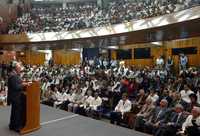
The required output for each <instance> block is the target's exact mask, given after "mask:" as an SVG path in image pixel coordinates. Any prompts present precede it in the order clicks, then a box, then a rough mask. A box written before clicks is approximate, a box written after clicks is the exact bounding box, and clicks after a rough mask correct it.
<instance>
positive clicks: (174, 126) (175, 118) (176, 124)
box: [155, 104, 186, 136]
mask: <svg viewBox="0 0 200 136" xmlns="http://www.w3.org/2000/svg"><path fill="white" fill-rule="evenodd" d="M183 111H184V108H183V106H182V105H181V104H177V105H176V106H175V109H174V112H173V111H172V113H171V114H170V115H169V116H167V117H166V118H165V119H164V121H163V122H162V123H160V125H159V127H158V129H157V131H156V133H155V136H176V133H177V132H178V130H180V129H181V127H182V124H183V123H184V121H185V119H186V116H185V115H184V113H183Z"/></svg>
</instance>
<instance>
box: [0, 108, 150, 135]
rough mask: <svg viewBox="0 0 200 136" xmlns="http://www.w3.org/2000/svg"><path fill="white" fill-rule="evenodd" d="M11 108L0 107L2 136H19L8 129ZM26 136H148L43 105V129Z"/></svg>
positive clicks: (0, 133) (0, 132)
mask: <svg viewBox="0 0 200 136" xmlns="http://www.w3.org/2000/svg"><path fill="white" fill-rule="evenodd" d="M9 117H10V107H0V136H18V134H17V133H15V132H12V131H10V130H9V129H8V122H9ZM25 136H148V135H146V134H143V133H140V132H137V131H134V130H132V129H127V128H123V127H120V126H116V125H112V124H109V123H107V122H103V121H99V120H94V119H91V118H87V117H84V116H80V115H76V114H73V113H69V112H66V111H62V110H58V109H55V108H51V107H48V106H44V105H41V129H40V130H38V131H36V132H33V133H30V134H26V135H25Z"/></svg>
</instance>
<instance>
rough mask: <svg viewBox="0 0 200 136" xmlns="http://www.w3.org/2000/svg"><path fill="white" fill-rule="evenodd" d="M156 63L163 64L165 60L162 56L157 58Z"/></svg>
mask: <svg viewBox="0 0 200 136" xmlns="http://www.w3.org/2000/svg"><path fill="white" fill-rule="evenodd" d="M156 64H157V65H163V64H164V60H163V59H162V58H157V59H156Z"/></svg>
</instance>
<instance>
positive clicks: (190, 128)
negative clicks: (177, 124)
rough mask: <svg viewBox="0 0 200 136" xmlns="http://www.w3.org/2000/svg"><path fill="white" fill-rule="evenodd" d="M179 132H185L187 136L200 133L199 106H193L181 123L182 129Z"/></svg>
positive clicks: (195, 135) (196, 135)
mask: <svg viewBox="0 0 200 136" xmlns="http://www.w3.org/2000/svg"><path fill="white" fill-rule="evenodd" d="M178 133H179V134H184V133H185V134H187V136H199V135H200V107H194V108H193V109H192V114H191V115H189V116H188V117H187V119H186V120H185V122H184V123H183V125H182V131H180V132H178Z"/></svg>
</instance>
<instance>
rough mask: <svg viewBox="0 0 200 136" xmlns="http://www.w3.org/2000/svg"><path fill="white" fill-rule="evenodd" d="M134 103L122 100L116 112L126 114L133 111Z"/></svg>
mask: <svg viewBox="0 0 200 136" xmlns="http://www.w3.org/2000/svg"><path fill="white" fill-rule="evenodd" d="M131 107H132V103H131V101H130V100H128V99H127V100H126V101H125V102H124V101H123V100H120V101H119V102H118V104H117V106H116V107H115V111H120V112H121V113H122V114H124V113H125V112H129V111H130V110H131Z"/></svg>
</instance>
